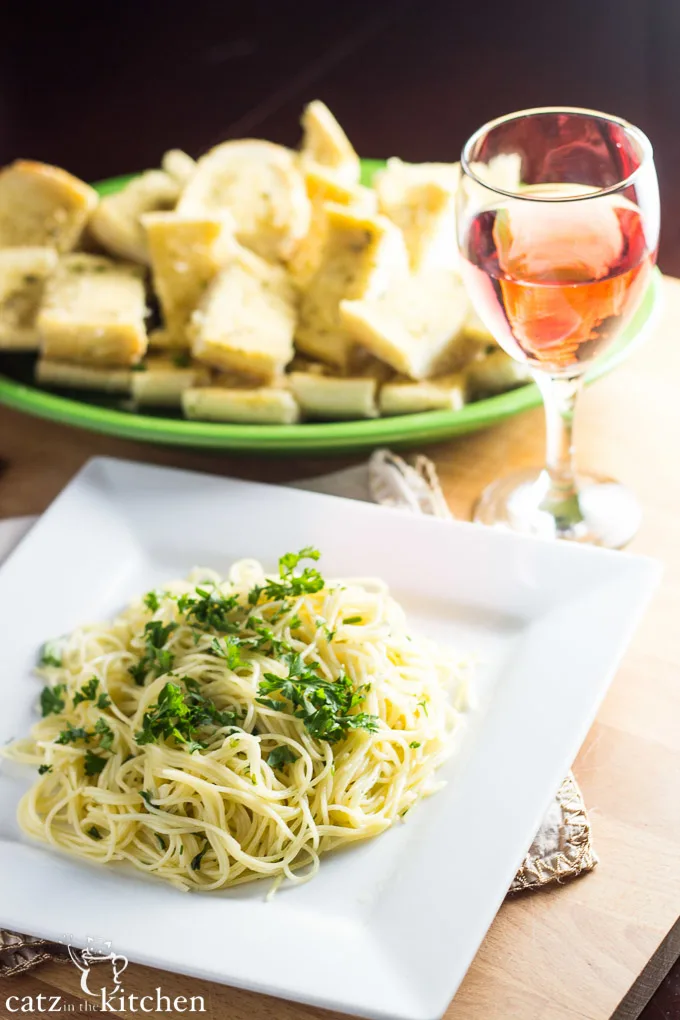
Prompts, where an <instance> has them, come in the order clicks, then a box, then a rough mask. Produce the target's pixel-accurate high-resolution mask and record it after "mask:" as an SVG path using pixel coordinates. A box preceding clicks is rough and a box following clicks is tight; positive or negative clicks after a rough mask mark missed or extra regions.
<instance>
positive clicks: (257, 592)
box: [248, 546, 325, 606]
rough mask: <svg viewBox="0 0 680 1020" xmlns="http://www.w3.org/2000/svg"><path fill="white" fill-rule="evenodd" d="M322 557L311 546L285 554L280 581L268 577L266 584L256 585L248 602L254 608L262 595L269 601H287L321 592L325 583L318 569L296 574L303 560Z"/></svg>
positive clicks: (314, 568)
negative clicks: (286, 599) (287, 599)
mask: <svg viewBox="0 0 680 1020" xmlns="http://www.w3.org/2000/svg"><path fill="white" fill-rule="evenodd" d="M320 555H321V553H320V552H319V550H318V549H313V548H312V547H311V546H306V547H305V548H304V549H301V550H300V552H298V553H285V554H284V555H283V556H282V557H281V558H280V560H279V577H278V579H276V578H272V577H268V578H267V581H266V584H264V585H256V586H255V587H254V588H253V589H251V591H250V592H249V594H248V602H249V603H250V604H251V606H254V605H257V603H258V602H259V600H260V597H261V596H262V595H264V596H265V598H267V599H285V598H297V596H299V595H311V594H313V593H314V592H317V591H321V589H322V588H323V586H324V583H325V582H324V579H323V577H322V576H321V574H320V573H319V571H318V570H317V569H316V567H305V568H304V569H303V570H302V571H301V572H300V573H296V572H295V571H296V569H297V567H298V565H299V563H300V561H301V560H318V559H319V556H320Z"/></svg>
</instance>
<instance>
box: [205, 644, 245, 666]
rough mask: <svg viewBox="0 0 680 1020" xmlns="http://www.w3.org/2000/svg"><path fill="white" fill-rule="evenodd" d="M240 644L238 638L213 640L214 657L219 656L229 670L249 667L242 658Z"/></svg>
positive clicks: (211, 647)
mask: <svg viewBox="0 0 680 1020" xmlns="http://www.w3.org/2000/svg"><path fill="white" fill-rule="evenodd" d="M240 644H241V641H240V639H239V638H237V637H227V638H221V639H220V638H213V640H212V643H211V645H210V651H211V652H212V653H213V655H218V656H219V657H220V659H224V661H225V662H226V664H227V666H228V667H229V669H231V670H236V669H238V668H239V667H240V666H246V665H247V663H246V662H244V661H243V659H242V658H241V652H240V649H239V646H240Z"/></svg>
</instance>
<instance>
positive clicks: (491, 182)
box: [457, 108, 659, 547]
mask: <svg viewBox="0 0 680 1020" xmlns="http://www.w3.org/2000/svg"><path fill="white" fill-rule="evenodd" d="M461 170H462V177H461V186H460V189H459V196H458V224H457V230H458V244H459V248H460V252H461V270H462V273H463V276H464V279H465V282H466V285H467V288H468V291H469V294H470V297H471V300H472V303H473V305H474V306H475V309H476V311H477V313H478V314H479V316H480V318H481V319H482V320H483V322H484V323H485V325H486V326H487V328H488V329H489V330H490V331H491V333H492V334H493V336H494V337H495V339H496V340H497V341H498V343H499V344H500V346H501V347H502V348H503V349H504V350H505V351H506V352H507V353H508V354H509V355H510V356H511V357H512V358H514V359H515V360H518V361H521V362H523V363H525V364H526V365H527V366H528V367H529V368H530V369H531V371H532V374H533V376H534V378H535V380H536V382H537V384H538V385H539V388H540V389H541V393H542V396H543V399H544V404H545V409H546V424H547V457H546V465H545V467H544V468H543V469H542V470H540V471H537V472H534V473H533V474H529V475H527V473H526V472H524V473H523V476H522V477H518V478H517V479H515V480H513V479H512V478H510V479H503V480H501V482H496V483H494V485H492V486H491V487H490V489H488V490H487V491H486V492H485V493H484V495H483V496H482V498H481V500H480V502H479V505H478V507H477V511H476V515H475V519H476V520H481V521H483V522H484V523H488V524H500V525H503V526H506V527H511V528H513V529H515V530H521V531H526V532H530V533H533V534H539V535H546V536H552V537H558V538H568V539H572V540H577V541H586V542H594V543H597V544H601V545H609V546H617V547H618V546H621V545H623V544H625V543H626V542H627V541H628V540H629V539H630V538H631V537H632V534H633V533H634V532H635V530H637V526H638V523H639V518H640V514H639V508H638V507H637V504H636V501H635V500H634V498H633V497H631V495H630V494H628V493H626V492H625V490H624V489H623V487H622V486H619V485H618V484H617V483H615V482H613V481H612V480H609V479H607V480H601V479H592V478H590V479H588V478H582V479H581V480H580V481H579V480H577V478H576V477H575V473H574V469H573V464H572V452H573V450H572V447H573V443H572V420H573V414H574V408H575V403H576V397H577V395H578V391H579V388H580V385H581V381H582V377H583V374H584V372H585V371H586V370H587V369H588V367H589V366H590V364H591V362H592V361H593V360H594V359H595V358H597V357H599V356H600V355H601V354H602V353H603V352H604V351H605V350H606V349H607V348H608V347H609V346H610V345H611V344H612V343H613V342H614V341H615V340H616V339H617V338H618V336H619V335H620V333H621V331H622V330H623V329H624V327H625V326H626V325H627V324H628V322H629V321H630V319H631V318H632V316H633V314H634V312H635V310H636V309H637V307H638V306H639V304H640V301H641V300H642V297H643V295H644V293H645V290H646V288H647V286H648V285H649V282H650V278H651V273H652V271H653V267H654V263H655V261H656V252H657V247H658V239H659V194H658V186H657V180H656V173H655V170H654V161H653V156H652V149H651V145H650V143H649V141H648V139H647V138H646V136H645V135H644V134H643V133H642V132H641V131H640V130H639V129H637V128H635V127H633V126H632V125H630V124H627V123H626V122H625V121H622V120H620V119H619V118H616V117H610V116H608V115H606V114H601V113H596V112H594V111H590V110H578V109H569V108H561V109H537V110H527V111H523V112H521V113H515V114H511V115H509V116H507V117H502V118H500V119H498V120H496V121H492V122H490V123H489V124H487V125H485V126H484V127H482V128H480V129H479V130H478V131H477V132H475V134H474V135H472V137H471V138H470V139H469V141H468V142H467V143H466V145H465V147H464V149H463V154H462V157H461Z"/></svg>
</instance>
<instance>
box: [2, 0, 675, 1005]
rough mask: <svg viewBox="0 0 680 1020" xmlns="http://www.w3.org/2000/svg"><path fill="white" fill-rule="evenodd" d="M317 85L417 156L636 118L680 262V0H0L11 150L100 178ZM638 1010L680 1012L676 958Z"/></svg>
mask: <svg viewBox="0 0 680 1020" xmlns="http://www.w3.org/2000/svg"><path fill="white" fill-rule="evenodd" d="M314 98H319V99H323V100H324V101H325V102H326V103H327V104H328V105H329V106H330V108H331V109H332V110H333V112H334V113H335V114H336V116H337V117H338V119H339V120H340V122H341V124H342V125H343V126H344V127H345V129H346V131H347V132H348V134H349V136H350V138H351V140H352V141H353V143H354V145H355V147H356V149H357V150H358V152H359V154H360V155H363V156H376V157H385V156H392V155H398V156H401V157H402V158H404V159H407V160H412V161H419V160H446V161H448V160H456V159H457V158H458V155H459V152H460V149H461V146H462V144H463V142H464V141H465V139H466V138H467V136H468V135H469V134H471V132H472V131H473V130H474V129H475V128H476V127H478V126H479V125H480V124H482V123H483V122H484V121H486V120H488V119H490V118H492V117H497V116H499V115H501V114H503V113H508V112H510V111H512V110H517V109H522V108H526V107H531V106H547V105H557V104H559V105H571V106H587V107H592V108H595V109H601V110H606V111H608V112H610V113H615V114H619V115H620V116H623V117H626V118H628V119H629V120H631V121H633V122H634V123H636V124H638V125H639V126H640V127H641V128H642V129H643V130H644V131H646V132H647V134H648V135H649V136H650V138H651V140H652V143H653V145H654V148H655V153H656V162H657V169H658V173H659V180H660V185H661V198H662V208H663V220H662V238H661V248H660V254H659V262H660V265H661V268H662V269H663V270H664V271H665V272H666V273H672V274H675V275H680V0H569V2H568V3H567V2H565V0H562V2H558V0H515V2H513V0H491V2H487V3H485V2H483V0H465V2H459V0H373V2H371V0H343V2H342V3H341V4H340V3H334V2H329V0H325V2H324V0H313V2H312V0H297V2H295V0H291V2H276V0H270V2H266V0H239V2H238V3H235V2H233V0H213V2H206V0H179V2H178V0H165V2H161V0H155V2H152V0H118V2H117V3H108V4H107V3H103V4H98V3H91V4H90V5H88V6H85V5H84V4H75V3H68V2H66V3H61V4H60V3H56V4H51V5H49V6H48V5H46V4H43V3H42V2H40V0H37V2H36V3H27V2H25V0H24V2H23V3H21V5H19V4H18V3H16V2H15V3H14V4H12V3H10V2H7V0H6V2H5V3H4V4H3V5H2V19H1V20H0V163H5V162H8V161H9V160H11V159H14V158H16V157H17V156H22V157H28V158H33V159H39V160H44V161H46V162H51V163H56V164H58V165H60V166H64V167H66V169H68V170H70V171H72V172H73V173H75V174H77V175H79V176H80V177H83V178H85V179H86V180H90V181H95V180H99V179H101V178H103V177H109V176H113V175H115V174H120V173H127V172H131V171H135V170H141V169H145V168H147V167H153V166H156V165H157V164H158V160H159V158H160V156H161V154H162V153H163V152H164V151H165V150H166V149H168V148H172V147H179V148H183V149H185V150H186V151H187V152H189V153H190V154H191V155H193V156H198V155H200V154H201V153H202V152H204V151H205V150H206V149H207V148H209V147H210V146H211V145H214V144H216V143H217V142H220V141H222V140H224V139H226V138H230V137H232V138H238V137H244V136H255V137H265V138H269V139H271V140H272V141H277V142H282V143H285V144H288V145H294V144H295V143H296V142H297V140H298V136H299V124H298V121H299V116H300V112H301V109H302V106H303V104H304V103H306V102H308V101H309V100H310V99H314ZM643 1015H644V1017H645V1020H679V1018H680V966H676V968H675V969H674V971H673V972H672V973H671V975H669V978H668V979H667V980H666V982H665V984H664V986H663V988H662V989H661V990H660V991H659V993H657V995H656V996H655V997H654V999H653V1000H652V1002H651V1003H650V1005H649V1007H648V1008H647V1010H646V1011H645V1013H644V1014H643ZM523 1020H525V1018H523ZM526 1020H538V1018H533V1017H532V1018H528V1017H527V1018H526Z"/></svg>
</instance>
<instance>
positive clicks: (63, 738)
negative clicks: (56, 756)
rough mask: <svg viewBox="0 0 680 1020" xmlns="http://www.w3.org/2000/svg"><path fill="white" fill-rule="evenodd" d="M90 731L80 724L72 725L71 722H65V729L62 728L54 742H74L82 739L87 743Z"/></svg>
mask: <svg viewBox="0 0 680 1020" xmlns="http://www.w3.org/2000/svg"><path fill="white" fill-rule="evenodd" d="M91 736H92V734H91V733H88V731H87V730H86V729H83V727H82V726H74V725H73V723H70V722H69V723H66V729H65V730H62V731H61V733H60V734H59V736H58V737H57V739H56V741H55V743H56V744H75V743H77V742H78V741H79V740H83V741H84V742H85V743H86V744H89V742H90V737H91Z"/></svg>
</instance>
